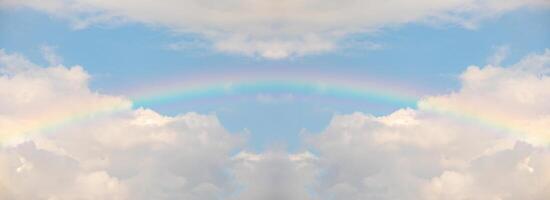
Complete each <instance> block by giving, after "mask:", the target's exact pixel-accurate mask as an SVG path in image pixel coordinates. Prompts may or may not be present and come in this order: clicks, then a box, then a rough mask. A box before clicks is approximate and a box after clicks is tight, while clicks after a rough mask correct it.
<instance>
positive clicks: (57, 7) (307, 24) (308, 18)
mask: <svg viewBox="0 0 550 200" xmlns="http://www.w3.org/2000/svg"><path fill="white" fill-rule="evenodd" d="M548 5H549V3H548V1H545V0H462V1H459V0H421V1H407V0H391V1H375V0H366V1H355V0H343V1H337V2H336V1H328V0H297V1H296V0H292V1H291V0H282V1H281V0H262V1H252V0H230V1H224V2H219V1H204V0H183V1H181V0H170V1H162V2H160V1H147V0H132V1H130V0H123V1H110V0H69V1H67V0H4V1H2V2H0V6H4V7H13V6H23V7H29V8H32V9H35V10H39V11H43V12H46V13H48V14H50V15H53V16H56V17H59V18H63V19H66V20H68V21H70V22H71V23H72V24H73V26H74V27H75V28H85V27H87V26H89V25H93V24H112V23H117V24H118V23H127V22H138V23H142V24H146V25H150V26H156V27H159V26H160V27H166V28H168V29H169V30H172V31H174V32H179V33H191V34H198V35H200V36H201V37H202V38H204V39H206V40H210V41H212V43H213V47H214V48H215V49H217V50H218V51H222V52H228V53H239V54H245V55H253V56H256V55H257V56H261V57H264V58H268V59H282V58H287V57H289V56H302V55H306V54H316V53H323V52H327V51H331V50H334V49H337V48H338V47H340V46H341V45H340V44H339V43H340V42H342V41H341V40H343V39H344V38H345V36H347V35H350V34H355V33H365V32H371V31H376V30H379V29H383V28H386V27H392V26H396V25H402V24H407V23H439V24H440V23H444V24H448V23H451V24H458V25H461V26H464V27H467V28H474V27H475V26H476V25H477V24H478V23H479V21H481V20H483V19H486V18H490V17H495V16H498V15H500V14H503V13H506V12H509V11H512V10H516V9H519V8H523V7H537V8H540V7H547V6H548Z"/></svg>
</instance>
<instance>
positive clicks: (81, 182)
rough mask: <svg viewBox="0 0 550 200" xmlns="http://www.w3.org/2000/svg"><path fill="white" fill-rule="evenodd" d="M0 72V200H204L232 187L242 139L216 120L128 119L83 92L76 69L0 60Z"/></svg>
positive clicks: (102, 98)
mask: <svg viewBox="0 0 550 200" xmlns="http://www.w3.org/2000/svg"><path fill="white" fill-rule="evenodd" d="M0 69H1V73H0V127H2V129H0V136H1V142H2V147H1V148H0V198H1V199H15V200H18V199H196V200H199V199H200V200H204V199H218V198H219V197H220V196H223V195H226V193H229V192H230V191H229V190H230V189H231V188H232V187H233V186H232V185H233V183H232V182H233V181H231V179H230V178H229V176H228V175H227V172H226V171H227V166H230V164H231V160H230V156H231V154H232V153H231V152H232V151H234V150H235V149H237V148H238V147H239V146H240V145H241V144H242V138H241V136H238V135H235V134H230V133H228V132H227V131H225V129H224V128H223V127H222V126H221V124H220V123H219V122H218V120H217V118H216V117H215V116H210V115H199V114H195V113H187V114H183V115H178V116H174V117H169V116H163V115H160V114H158V113H156V112H154V111H152V110H148V109H141V108H140V109H132V108H131V102H130V101H129V100H127V99H125V98H123V97H115V96H109V95H102V94H98V93H96V92H93V91H90V90H89V89H88V85H87V84H88V79H89V76H88V75H87V73H86V72H85V71H84V70H83V69H82V67H80V66H73V67H65V66H63V65H57V66H52V67H41V66H37V65H35V64H33V63H31V62H29V61H28V60H26V59H25V58H24V57H22V56H21V55H18V54H9V53H6V52H5V51H4V50H0ZM14 86H17V87H14ZM98 110H99V111H101V112H97V111H98ZM75 116H77V117H78V119H74V118H75ZM64 121H68V122H70V123H62V126H52V124H58V122H64Z"/></svg>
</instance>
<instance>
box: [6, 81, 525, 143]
mask: <svg viewBox="0 0 550 200" xmlns="http://www.w3.org/2000/svg"><path fill="white" fill-rule="evenodd" d="M272 75H273V74H272ZM250 77H256V78H254V79H253V78H250ZM271 77H284V76H281V75H277V74H275V75H274V76H271ZM271 77H261V76H255V75H253V74H242V75H241V76H238V78H235V76H227V75H224V76H209V77H198V78H195V79H194V80H190V81H183V82H178V81H177V80H176V81H173V80H172V81H171V80H168V81H164V82H160V83H158V84H156V85H153V86H146V87H138V88H139V89H138V90H136V89H128V90H129V91H130V95H129V96H130V100H131V102H132V105H127V104H121V105H115V106H113V105H105V106H100V107H97V108H93V109H92V110H90V109H88V110H86V111H83V112H76V113H69V114H57V115H56V116H55V117H47V118H46V119H44V120H39V121H38V122H36V123H33V124H28V125H26V126H25V127H23V128H21V129H18V130H17V131H16V133H15V134H13V133H12V134H4V136H1V137H0V146H6V145H10V144H14V143H17V141H21V140H24V139H25V138H28V137H30V136H33V135H38V134H44V133H51V132H55V130H58V129H60V128H63V127H64V126H67V125H70V124H74V123H79V122H82V121H85V120H89V119H93V118H98V117H101V116H104V115H111V114H113V113H116V112H123V111H128V110H131V109H132V108H141V107H145V108H147V107H151V106H155V105H162V104H169V103H174V102H182V101H192V100H204V99H230V98H231V97H239V96H254V95H257V94H260V93H269V94H272V93H282V94H296V95H301V96H309V97H314V98H327V97H331V98H336V99H344V100H349V99H352V100H356V101H369V102H373V103H378V104H381V105H393V106H398V107H402V108H404V107H409V108H417V106H418V105H417V104H418V102H419V100H420V99H421V98H420V97H419V96H418V95H415V94H414V93H411V92H410V90H408V89H407V88H400V87H396V84H389V83H384V82H380V81H365V80H358V79H343V78H341V77H336V76H330V77H322V76H319V75H314V76H306V77H304V76H297V75H294V76H292V75H289V76H287V77H286V78H284V79H275V78H271ZM307 77H309V79H308V78H307ZM420 108H421V109H422V110H425V111H430V112H436V113H440V114H444V115H448V116H452V117H455V118H457V119H461V120H464V121H468V122H473V123H478V124H481V125H484V126H487V127H491V128H493V129H496V130H499V131H506V132H512V133H520V132H521V131H522V130H521V129H519V128H517V127H514V126H509V125H507V124H509V123H507V121H505V120H501V119H495V118H488V117H483V116H482V115H479V113H475V112H468V111H464V110H463V109H462V108H457V107H445V106H444V105H427V104H425V103H424V104H423V105H421V107H420ZM0 133H2V132H1V131H0ZM518 135H522V134H518Z"/></svg>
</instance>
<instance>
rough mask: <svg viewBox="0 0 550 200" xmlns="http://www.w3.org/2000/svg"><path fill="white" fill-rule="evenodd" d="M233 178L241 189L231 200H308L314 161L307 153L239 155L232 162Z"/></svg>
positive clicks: (272, 151) (245, 153) (315, 172)
mask: <svg viewBox="0 0 550 200" xmlns="http://www.w3.org/2000/svg"><path fill="white" fill-rule="evenodd" d="M233 160H234V162H235V167H234V175H235V178H236V180H238V181H239V184H240V185H241V186H242V187H243V189H242V191H241V192H239V193H238V195H237V196H234V197H232V198H231V199H235V200H237V199H238V200H256V199H263V200H279V199H285V200H308V199H313V197H312V195H311V192H309V187H310V186H311V184H313V182H314V180H315V175H316V174H317V171H316V170H317V168H316V161H317V157H316V156H314V155H313V154H311V153H309V152H307V151H306V152H303V153H300V154H288V153H287V152H285V151H280V150H279V151H277V150H271V151H268V152H264V153H261V154H254V153H248V152H246V151H243V152H241V153H239V154H238V155H236V156H235V157H234V158H233Z"/></svg>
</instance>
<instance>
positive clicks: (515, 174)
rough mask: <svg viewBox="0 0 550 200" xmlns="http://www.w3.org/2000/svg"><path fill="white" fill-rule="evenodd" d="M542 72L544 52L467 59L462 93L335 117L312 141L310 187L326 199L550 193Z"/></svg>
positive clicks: (547, 56) (549, 57)
mask: <svg viewBox="0 0 550 200" xmlns="http://www.w3.org/2000/svg"><path fill="white" fill-rule="evenodd" d="M549 70H550V51H549V50H546V51H545V52H544V53H543V54H539V55H531V56H527V57H526V58H524V59H523V60H522V61H521V62H519V63H518V64H515V65H513V66H509V67H499V66H491V65H489V66H485V67H477V66H471V67H469V68H468V69H467V70H466V71H465V72H464V73H463V75H462V76H461V80H462V85H463V86H462V89H461V90H460V91H457V92H455V93H452V94H448V95H442V96H434V97H427V98H425V99H424V100H422V101H421V102H419V108H418V109H401V110H398V111H396V112H394V113H392V114H390V115H388V116H381V117H376V116H371V115H366V114H362V113H355V114H351V115H343V116H336V117H335V118H334V119H333V120H332V122H331V124H330V126H329V127H328V128H327V129H326V131H324V132H323V133H322V134H320V135H316V136H312V138H310V142H311V143H312V145H313V147H315V148H317V149H318V150H319V154H320V160H319V161H318V162H319V163H320V164H319V167H320V168H321V169H322V171H324V174H322V175H321V176H320V177H319V179H320V183H319V185H318V187H317V191H318V192H319V194H320V196H322V197H323V199H357V200H359V199H548V198H549V197H550V193H548V191H550V149H549V148H548V145H549V144H550V140H549V137H550V132H549V130H550V121H548V119H549V117H550V107H549V106H550V104H549V103H548V99H550V90H549V88H550V74H549V72H550V71H549ZM436 108H437V109H436ZM489 119H490V120H489Z"/></svg>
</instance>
